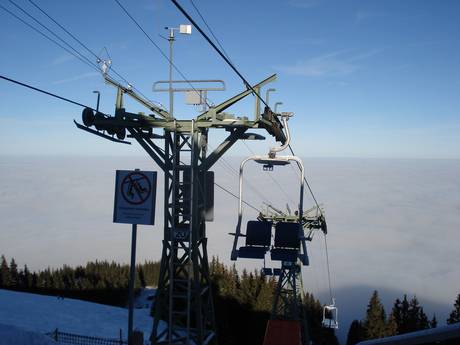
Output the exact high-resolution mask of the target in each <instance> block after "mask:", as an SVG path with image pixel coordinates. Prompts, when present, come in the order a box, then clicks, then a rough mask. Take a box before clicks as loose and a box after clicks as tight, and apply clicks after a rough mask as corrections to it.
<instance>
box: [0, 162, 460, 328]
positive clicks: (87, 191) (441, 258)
mask: <svg viewBox="0 0 460 345" xmlns="http://www.w3.org/2000/svg"><path fill="white" fill-rule="evenodd" d="M227 161H228V162H229V163H230V164H231V165H232V166H234V167H237V164H238V162H239V161H240V159H239V158H229V159H227ZM305 165H306V167H307V176H308V177H309V181H310V183H311V185H312V187H313V190H314V191H315V193H316V197H317V198H318V200H319V201H320V202H321V203H324V207H325V209H326V216H327V220H328V225H329V235H328V247H329V255H330V262H331V270H332V271H331V272H332V283H333V288H334V289H336V290H338V299H337V303H338V305H339V307H341V306H343V307H344V309H347V308H348V309H350V306H349V304H350V303H351V302H350V301H349V299H348V298H347V296H346V295H344V293H342V292H343V291H349V290H350V289H352V287H358V286H361V287H362V286H365V287H369V290H371V289H373V288H376V289H379V290H382V292H384V291H387V292H388V291H395V295H393V296H391V295H390V293H388V294H385V296H384V297H385V299H386V301H391V300H394V299H395V298H397V297H401V296H402V294H403V293H407V294H409V295H412V294H417V296H418V297H419V299H420V300H421V302H422V304H424V301H426V302H427V303H428V302H429V303H430V305H431V306H433V307H432V309H431V310H430V308H429V307H430V306H427V307H428V308H426V311H427V312H428V313H429V314H431V313H433V312H436V313H437V315H438V316H440V321H441V322H442V321H443V319H442V317H443V314H442V313H443V312H445V313H446V312H447V311H446V310H445V309H446V306H447V305H452V302H453V300H454V298H455V296H456V294H458V293H459V292H460V291H459V287H460V269H459V268H458V242H459V233H458V230H459V225H460V181H459V179H458V176H459V175H460V161H459V160H402V159H401V160H396V159H395V160H385V159H319V158H318V159H306V160H305ZM134 168H141V169H145V170H157V168H156V167H155V166H154V165H153V164H152V163H151V162H150V161H149V160H148V159H147V158H82V157H80V158H77V157H74V158H59V157H55V158H38V157H37V158H24V157H22V158H21V157H8V158H7V157H2V159H1V160H0V174H1V178H0V229H1V230H0V243H1V247H0V253H2V254H5V255H6V256H7V257H9V258H11V257H13V256H14V257H15V258H16V259H17V260H18V261H19V263H20V265H23V264H27V265H28V266H29V267H31V268H32V269H37V268H44V267H47V266H60V265H62V264H71V265H76V264H81V263H85V262H86V261H87V260H95V259H108V260H112V259H113V260H118V261H122V262H128V261H129V250H130V226H129V225H122V224H113V223H112V210H113V190H114V176H115V170H116V169H134ZM215 171H216V182H218V183H220V184H221V185H223V186H225V187H226V188H229V189H231V190H232V191H234V192H236V191H237V183H238V181H237V176H236V175H235V174H234V173H233V172H231V171H229V170H228V169H224V168H223V167H222V166H220V165H217V166H216V168H215ZM272 175H273V176H272V177H273V178H275V179H277V180H278V181H279V184H280V185H281V186H282V189H283V191H282V190H280V187H279V186H278V185H277V184H276V183H274V182H273V180H272V179H271V178H269V177H268V175H267V173H262V171H261V169H260V167H259V166H256V165H255V164H254V165H252V166H251V165H248V170H247V180H246V181H245V186H247V187H248V188H246V189H245V199H246V200H247V201H248V202H250V203H251V204H253V205H255V206H257V207H260V206H261V203H262V201H263V200H268V201H270V202H272V203H273V204H274V205H277V206H278V207H279V208H284V207H285V204H286V203H287V202H289V203H290V204H291V208H294V206H293V203H295V202H296V200H297V198H298V187H299V185H298V183H297V181H298V176H297V175H296V173H295V171H294V170H293V169H290V168H286V169H275V171H274V172H273V173H272ZM162 184H163V183H162V177H161V175H160V178H159V185H158V191H159V192H158V196H157V210H161V209H162V207H163V203H162V190H163V188H162ZM254 190H257V193H256V192H254ZM305 203H306V205H305V206H306V207H308V206H310V205H312V204H313V201H312V200H311V198H307V199H306V202H305ZM161 215H162V212H157V222H156V225H155V226H153V227H151V226H140V230H139V232H138V233H139V240H138V244H139V247H138V260H141V261H142V260H145V259H149V260H151V259H153V260H157V259H159V258H160V255H161V239H162V233H163V230H162V224H163V222H162V219H161ZM244 215H245V221H246V220H250V219H255V217H256V214H255V212H254V211H252V210H251V209H249V208H248V209H245V213H244ZM236 220H237V200H235V199H234V198H233V197H231V196H229V195H228V194H225V193H223V192H222V191H221V190H219V189H216V202H215V221H214V222H212V223H208V227H207V231H208V237H209V248H208V249H209V250H208V251H209V254H210V255H218V256H219V257H220V258H221V259H222V260H224V261H226V262H228V263H230V261H229V257H230V250H231V241H232V238H231V237H230V236H229V235H228V233H229V232H233V231H234V228H235V225H236ZM309 254H310V262H311V265H310V266H309V267H306V268H304V270H303V276H304V286H305V287H306V289H308V290H309V291H313V292H314V293H315V294H316V295H318V296H320V297H322V300H323V302H327V298H326V297H327V294H326V292H327V288H328V287H327V274H326V266H325V250H324V242H323V238H322V236H321V234H317V236H316V237H315V238H314V240H313V241H312V242H311V244H310V246H309ZM270 264H273V265H274V266H275V267H276V265H277V264H276V263H268V265H270ZM237 267H238V268H243V267H247V268H250V269H256V268H260V267H261V263H260V262H255V261H250V260H243V261H238V262H237ZM440 282H442V283H440ZM371 292H372V291H369V292H368V293H364V292H363V293H362V294H360V295H361V296H363V295H364V297H363V298H362V299H368V298H369V296H370V294H371ZM349 302H350V303H349ZM356 303H359V305H362V304H363V301H362V300H360V301H356ZM441 306H442V308H441ZM351 309H352V310H354V309H353V308H351ZM350 313H351V312H350V311H349V312H347V311H346V310H342V312H341V315H342V316H343V315H344V314H345V315H346V318H347V319H350V318H352V317H355V318H361V317H362V316H363V313H361V312H360V314H359V315H350ZM353 313H354V312H353ZM345 328H347V326H345Z"/></svg>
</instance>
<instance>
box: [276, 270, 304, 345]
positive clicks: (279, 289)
mask: <svg viewBox="0 0 460 345" xmlns="http://www.w3.org/2000/svg"><path fill="white" fill-rule="evenodd" d="M301 274H302V273H301V267H300V265H299V264H298V263H293V262H283V263H282V264H281V269H280V275H279V277H278V284H277V286H276V291H275V295H274V297H273V305H272V313H271V319H272V320H292V321H298V322H300V326H301V332H302V345H307V344H309V343H310V337H309V332H308V325H307V318H306V315H305V309H304V308H303V306H302V294H303V291H302V289H301V288H299V287H300V286H302V284H301V279H302V277H301Z"/></svg>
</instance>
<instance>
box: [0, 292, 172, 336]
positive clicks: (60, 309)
mask: <svg viewBox="0 0 460 345" xmlns="http://www.w3.org/2000/svg"><path fill="white" fill-rule="evenodd" d="M142 306H143V308H142V309H140V308H139V309H138V308H136V309H135V310H134V328H135V329H138V330H140V331H142V332H144V339H146V340H147V339H148V338H149V336H150V332H151V329H152V322H153V321H152V317H150V315H149V312H150V310H149V308H145V306H147V304H145V303H143V304H142ZM0 325H1V327H0V339H2V338H3V337H4V336H6V334H8V333H7V327H6V326H8V325H12V326H15V327H18V328H20V329H23V330H26V331H32V332H39V333H42V334H43V333H46V332H52V331H54V330H55V329H56V328H57V329H59V331H61V332H67V333H75V334H80V335H87V336H95V337H103V338H119V332H120V329H122V332H123V338H124V339H126V338H127V334H128V333H127V332H128V331H127V325H128V310H127V309H124V308H118V307H112V306H107V305H102V304H97V303H91V302H85V301H80V300H75V299H70V298H65V299H58V298H57V297H53V296H42V295H35V294H30V293H24V292H14V291H8V290H2V289H0ZM162 326H163V327H164V324H163V325H162ZM3 332H5V333H3ZM51 343H52V342H51ZM5 344H10V343H8V342H7V343H5ZM11 344H14V343H11ZM27 344H28V345H30V344H34V343H31V342H27ZM37 344H40V345H41V344H42V343H37ZM0 345H3V343H2V342H0ZM43 345H48V344H47V343H43Z"/></svg>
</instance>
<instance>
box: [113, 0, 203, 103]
mask: <svg viewBox="0 0 460 345" xmlns="http://www.w3.org/2000/svg"><path fill="white" fill-rule="evenodd" d="M114 1H115V2H116V3H117V5H118V6H119V7H120V8H121V9H122V10H123V12H124V13H125V14H126V15H127V16H128V17H129V18H130V19H131V21H132V22H133V23H134V24H135V25H136V26H137V27H138V28H139V30H141V31H142V33H143V34H144V35H145V37H147V39H148V40H149V41H150V43H152V44H153V45H154V46H155V48H157V50H158V51H159V52H160V54H161V55H162V56H163V57H164V58H165V59H166V60H167V61H168V62H169V63H170V64H171V65H172V66H173V68H174V70H175V71H176V72H177V73H179V74H180V76H181V77H182V79H183V80H184V81H185V82H186V83H187V84H188V85H189V86H190V87H191V88H192V89H193V90H194V91H195V92H196V93H197V94H199V93H200V92H199V91H198V90H197V89H195V87H194V86H193V85H192V83H191V82H190V81H189V79H187V77H186V76H185V75H184V74H183V73H182V71H181V70H180V69H179V68H178V67H177V66H176V64H174V63H173V62H172V61H171V59H170V58H169V57H168V56H167V55H166V53H165V52H164V51H163V50H162V49H161V48H160V46H159V45H158V44H156V43H155V41H154V40H153V39H152V37H151V36H150V35H149V34H148V33H147V32H146V31H145V30H144V28H143V27H142V26H141V25H140V24H139V22H138V21H137V20H136V19H135V18H134V17H133V16H132V15H131V14H130V13H129V12H128V10H127V9H126V7H124V6H123V5H122V4H121V2H120V1H119V0H114ZM205 102H206V105H207V106H208V107H211V106H210V105H209V103H208V101H207V99H205Z"/></svg>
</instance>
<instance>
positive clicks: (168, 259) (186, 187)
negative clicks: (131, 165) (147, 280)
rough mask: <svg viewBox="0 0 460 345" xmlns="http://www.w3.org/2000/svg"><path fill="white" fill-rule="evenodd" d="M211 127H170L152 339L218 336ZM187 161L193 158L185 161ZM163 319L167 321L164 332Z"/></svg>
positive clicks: (176, 340) (167, 341)
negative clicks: (210, 240)
mask: <svg viewBox="0 0 460 345" xmlns="http://www.w3.org/2000/svg"><path fill="white" fill-rule="evenodd" d="M206 139H207V130H201V131H194V133H193V134H191V133H187V134H186V133H177V132H174V133H170V132H169V133H167V132H165V155H166V156H168V157H170V158H169V161H168V162H167V164H166V166H165V168H166V169H165V192H164V193H165V212H164V218H165V220H166V221H165V224H164V240H163V254H162V258H161V266H160V279H159V282H158V290H157V294H156V298H155V303H154V305H153V315H154V320H155V321H154V325H153V330H152V335H151V341H152V344H189V343H190V342H193V343H195V344H206V343H208V342H209V341H210V340H212V339H213V337H214V336H215V321H214V308H213V301H212V293H211V283H210V277H209V267H208V260H207V249H206V245H207V239H206V231H205V217H204V214H205V211H206V210H205V206H206V205H205V198H204V196H205V195H206V194H207V192H206V191H205V188H206V183H205V179H206V176H207V174H206V170H203V169H202V165H201V163H202V162H203V160H204V158H205V157H206V145H202V143H204V142H206ZM185 162H188V164H187V163H185ZM160 320H168V326H167V327H166V329H163V330H161V331H160V329H159V323H160Z"/></svg>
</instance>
